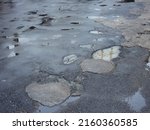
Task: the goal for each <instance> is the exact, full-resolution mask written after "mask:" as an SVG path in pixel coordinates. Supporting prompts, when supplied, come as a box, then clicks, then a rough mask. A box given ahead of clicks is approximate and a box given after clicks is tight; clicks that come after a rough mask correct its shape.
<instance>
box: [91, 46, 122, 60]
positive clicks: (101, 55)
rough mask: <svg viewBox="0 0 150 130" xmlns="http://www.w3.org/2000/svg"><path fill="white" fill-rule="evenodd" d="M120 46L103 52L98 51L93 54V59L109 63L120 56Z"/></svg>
mask: <svg viewBox="0 0 150 130" xmlns="http://www.w3.org/2000/svg"><path fill="white" fill-rule="evenodd" d="M120 49H121V47H120V46H113V47H110V48H106V49H103V50H98V51H96V52H94V53H93V55H92V57H93V59H102V60H105V61H111V60H112V59H114V58H117V57H118V56H119V54H120Z"/></svg>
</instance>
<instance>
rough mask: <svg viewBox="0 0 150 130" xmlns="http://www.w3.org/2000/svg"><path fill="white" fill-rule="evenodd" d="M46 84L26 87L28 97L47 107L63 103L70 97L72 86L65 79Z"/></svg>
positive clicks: (33, 84)
mask: <svg viewBox="0 0 150 130" xmlns="http://www.w3.org/2000/svg"><path fill="white" fill-rule="evenodd" d="M58 80H59V82H50V83H46V84H39V83H36V82H35V83H32V84H30V85H28V86H27V87H26V92H27V93H28V96H29V97H30V98H32V99H33V100H35V101H38V102H40V103H41V104H43V105H45V106H54V105H57V104H60V103H62V102H63V101H64V100H66V99H67V98H68V97H69V96H70V86H69V84H68V82H67V81H66V80H64V79H58Z"/></svg>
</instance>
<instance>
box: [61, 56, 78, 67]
mask: <svg viewBox="0 0 150 130" xmlns="http://www.w3.org/2000/svg"><path fill="white" fill-rule="evenodd" d="M77 59H78V57H77V56H76V55H74V54H72V55H69V56H65V57H64V59H63V62H64V64H67V65H68V64H71V63H73V62H75V61H76V60H77Z"/></svg>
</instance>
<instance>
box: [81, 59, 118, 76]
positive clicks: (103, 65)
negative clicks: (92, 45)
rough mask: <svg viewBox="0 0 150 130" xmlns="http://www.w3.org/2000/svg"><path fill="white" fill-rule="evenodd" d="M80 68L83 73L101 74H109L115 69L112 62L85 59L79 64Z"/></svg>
mask: <svg viewBox="0 0 150 130" xmlns="http://www.w3.org/2000/svg"><path fill="white" fill-rule="evenodd" d="M81 68H82V71H83V72H92V73H98V74H101V73H108V72H111V71H112V70H113V69H114V68H115V65H114V64H113V63H112V62H108V61H104V60H99V59H98V60H95V59H86V60H84V61H83V62H82V63H81Z"/></svg>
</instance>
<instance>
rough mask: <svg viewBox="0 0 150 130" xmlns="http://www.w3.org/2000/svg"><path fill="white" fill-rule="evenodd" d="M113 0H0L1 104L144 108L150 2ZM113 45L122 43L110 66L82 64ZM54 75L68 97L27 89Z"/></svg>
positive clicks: (149, 107) (35, 108)
mask: <svg viewBox="0 0 150 130" xmlns="http://www.w3.org/2000/svg"><path fill="white" fill-rule="evenodd" d="M118 1H119V0H45V1H44V2H43V1H42V2H41V1H40V0H36V1H34V0H21V1H19V0H0V112H150V80H149V79H150V67H149V66H147V65H146V64H147V63H148V62H150V60H149V57H150V53H149V49H150V43H149V41H150V15H149V14H150V8H149V7H150V2H149V0H135V2H129V3H128V2H125V3H124V2H118ZM103 5H106V6H103ZM112 46H121V49H120V51H121V53H120V54H119V56H118V57H117V58H115V59H113V60H112V61H111V62H113V64H114V66H115V68H113V71H107V73H103V74H97V73H93V72H83V71H82V70H84V69H85V68H83V67H84V66H83V67H82V68H81V66H80V65H81V63H82V62H83V61H85V60H87V59H91V58H92V54H93V53H94V52H96V51H97V50H101V49H105V48H109V47H112ZM65 57H67V58H65ZM97 66H98V64H97V63H96V64H93V65H92V66H90V67H95V68H90V69H93V70H96V69H97V68H96V67H97ZM101 67H102V66H101ZM103 69H105V68H102V70H103ZM53 77H56V78H53ZM59 79H65V80H66V81H67V82H68V84H69V86H68V87H69V88H70V97H69V98H67V99H66V98H63V99H64V100H61V102H59V104H58V105H55V106H52V107H47V106H44V105H42V104H40V102H38V100H36V99H33V98H32V97H29V93H32V92H31V91H29V92H26V91H25V90H26V88H27V86H30V85H31V84H32V83H34V82H37V83H38V84H43V85H44V84H51V83H54V82H57V83H58V84H60V82H59ZM60 86H61V85H60ZM60 86H59V87H60ZM57 87H58V86H57ZM46 89H47V88H46ZM61 89H62V88H61ZM61 89H60V90H61ZM48 90H49V89H48ZM44 94H46V93H44ZM48 94H50V93H48ZM48 94H47V95H48ZM56 94H57V93H56ZM47 95H46V96H47ZM55 96H56V97H57V95H55ZM67 96H68V94H67ZM58 97H59V95H58ZM40 98H41V100H43V98H44V96H43V97H40Z"/></svg>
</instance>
